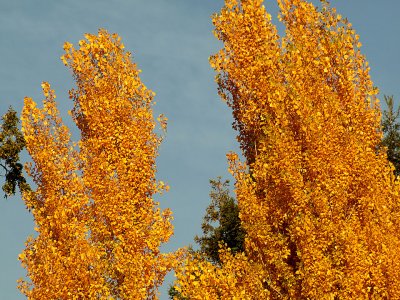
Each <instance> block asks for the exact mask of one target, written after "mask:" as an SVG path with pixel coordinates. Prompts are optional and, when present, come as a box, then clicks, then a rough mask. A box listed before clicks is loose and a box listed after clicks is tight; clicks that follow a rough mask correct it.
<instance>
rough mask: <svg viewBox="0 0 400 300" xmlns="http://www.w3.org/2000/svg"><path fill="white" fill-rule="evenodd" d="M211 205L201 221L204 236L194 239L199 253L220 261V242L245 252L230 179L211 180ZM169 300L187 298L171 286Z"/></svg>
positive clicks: (233, 249)
mask: <svg viewBox="0 0 400 300" xmlns="http://www.w3.org/2000/svg"><path fill="white" fill-rule="evenodd" d="M210 184H211V192H210V198H211V204H210V205H209V206H208V207H207V209H206V214H205V216H204V221H203V224H202V226H201V227H202V230H203V235H202V236H200V237H199V236H196V237H195V238H194V240H195V241H196V243H198V244H199V245H200V250H199V252H200V253H201V254H202V255H203V256H204V258H205V259H208V260H209V261H211V262H212V263H215V264H220V259H219V254H218V251H219V249H220V244H221V243H222V244H225V245H226V246H228V247H229V248H231V250H232V252H233V253H237V252H242V251H244V238H245V232H244V230H243V228H242V227H241V224H240V218H239V207H238V205H237V203H236V201H235V199H234V198H233V197H232V196H231V195H230V194H229V180H225V181H222V179H221V177H218V178H217V179H216V180H210ZM168 295H169V298H170V299H177V300H186V298H184V297H182V296H181V294H180V293H179V292H178V291H177V290H175V288H174V287H173V286H172V285H171V286H170V288H169V290H168Z"/></svg>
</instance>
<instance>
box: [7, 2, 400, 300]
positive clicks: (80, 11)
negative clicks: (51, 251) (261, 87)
mask: <svg viewBox="0 0 400 300" xmlns="http://www.w3.org/2000/svg"><path fill="white" fill-rule="evenodd" d="M315 3H317V1H315ZM265 4H266V7H267V10H268V11H269V12H270V13H271V14H272V15H273V17H275V21H276V15H277V8H276V3H275V1H265ZM331 5H332V6H335V7H336V8H337V10H338V12H339V13H340V14H342V15H343V16H345V17H347V18H348V19H349V20H350V22H351V23H352V24H353V25H354V28H355V29H356V31H357V33H358V34H359V35H360V37H361V42H362V43H363V47H362V51H363V53H364V54H365V55H366V56H367V59H368V61H369V62H370V65H371V74H372V79H373V81H374V83H375V85H376V86H377V87H379V88H380V90H381V95H383V94H388V95H394V96H395V99H396V101H397V103H398V99H399V97H400V85H399V77H398V68H399V66H400V56H399V55H398V49H399V48H400V19H399V18H398V15H397V12H398V11H399V9H400V1H397V0H383V1H374V0H352V1H339V0H337V1H335V0H332V1H331ZM222 6H223V1H222V0H168V1H167V0H152V1H147V0H107V1H104V0H96V1H94V0H86V1H82V0H80V1H78V0H70V1H51V0H35V1H32V0H14V1H6V0H0V43H1V44H0V45H1V46H0V65H1V68H0V113H1V114H3V113H4V112H5V111H6V110H7V108H8V106H9V105H13V106H14V108H15V109H16V110H17V111H18V112H20V110H21V108H22V103H23V97H24V96H30V97H33V98H34V99H35V100H36V101H37V102H40V101H41V99H42V98H43V97H42V95H41V88H40V84H41V82H42V81H49V82H50V84H51V85H52V87H53V88H54V89H55V91H56V93H57V96H58V97H57V100H58V101H59V108H60V110H61V112H62V115H63V117H64V121H65V123H66V124H67V125H69V126H70V127H71V128H73V133H74V136H75V137H76V138H77V137H78V136H79V135H78V132H77V130H76V129H75V128H74V125H73V124H72V121H71V120H70V119H69V117H68V115H67V110H68V109H71V107H72V103H71V102H70V100H69V99H68V97H67V92H68V90H69V89H70V88H72V87H73V80H72V77H71V74H70V72H69V70H68V69H67V68H66V67H64V65H63V64H62V63H61V61H60V59H59V57H60V56H61V55H62V54H63V50H62V45H63V43H64V41H69V42H71V43H73V44H76V43H77V42H78V40H80V39H82V38H83V34H84V33H86V32H90V33H96V32H97V30H98V28H105V29H107V30H108V31H109V32H116V33H118V34H119V35H120V36H121V37H122V39H123V42H124V44H125V47H126V49H128V51H131V52H132V53H133V58H134V61H135V62H136V63H137V65H138V67H139V68H140V69H141V70H143V72H142V74H141V78H142V80H143V81H144V83H145V84H146V85H147V87H148V88H150V89H152V90H153V91H155V92H156V93H157V96H156V98H155V100H156V101H157V105H156V106H155V113H156V114H159V113H164V114H165V115H166V116H167V117H168V118H169V124H168V132H167V137H166V139H165V141H164V143H163V144H162V146H161V149H160V156H159V158H158V163H157V167H158V178H159V179H162V180H164V181H166V182H168V183H169V185H170V186H171V190H170V192H169V193H167V194H164V195H163V196H162V197H159V198H157V200H159V201H160V202H161V206H162V207H170V208H171V209H172V210H173V212H174V216H175V221H174V225H175V236H174V237H173V238H172V239H171V241H170V243H169V244H168V245H166V246H165V247H163V249H165V251H170V250H175V249H177V248H179V247H182V246H185V245H187V244H189V243H193V236H194V235H195V234H199V233H200V224H201V221H202V217H203V215H204V212H205V208H206V206H207V205H208V202H209V197H208V193H209V182H208V180H209V179H210V178H215V177H216V176H219V175H221V176H224V177H227V178H229V175H228V172H227V163H226V158H225V154H226V153H227V152H228V151H230V150H237V149H238V146H237V143H236V141H235V132H234V131H233V130H232V129H231V123H232V117H231V113H230V111H229V109H228V108H227V107H226V105H225V104H224V103H223V102H222V101H221V100H220V99H219V97H218V95H217V90H216V85H215V83H214V72H213V70H212V69H211V68H210V67H209V64H208V57H209V56H210V55H211V54H213V53H215V52H216V51H217V50H218V49H219V48H220V47H221V45H220V43H219V42H218V41H217V40H216V39H215V38H214V37H213V35H212V29H213V27H212V24H211V19H210V16H211V15H212V14H213V13H215V12H218V11H219V10H220V8H221V7H222ZM279 28H280V29H281V28H282V27H281V26H280V27H279ZM382 98H383V96H382ZM23 159H24V160H27V159H28V156H27V155H26V154H24V155H23ZM0 200H1V201H0V243H1V244H0V299H7V300H17V299H24V297H23V296H22V295H21V294H20V293H19V292H18V291H17V290H16V279H17V278H19V277H22V276H23V275H24V274H25V271H24V269H22V268H21V267H20V264H19V262H18V260H17V256H18V254H19V253H20V252H21V250H22V249H23V247H24V242H25V240H26V237H27V236H28V235H29V234H32V233H33V223H32V217H31V215H30V214H29V213H28V212H27V211H26V210H25V208H24V205H23V203H22V201H21V199H20V197H19V196H15V197H11V198H9V199H6V200H3V199H0ZM172 279H173V277H172V276H169V277H168V278H167V280H166V281H167V282H171V281H172ZM161 299H167V295H166V288H163V289H162V294H161Z"/></svg>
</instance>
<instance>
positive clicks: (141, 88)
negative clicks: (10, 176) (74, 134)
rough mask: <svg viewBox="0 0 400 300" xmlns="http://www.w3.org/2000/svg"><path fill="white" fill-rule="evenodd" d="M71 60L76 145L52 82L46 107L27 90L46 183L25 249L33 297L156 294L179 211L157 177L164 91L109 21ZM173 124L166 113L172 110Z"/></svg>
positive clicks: (33, 196) (38, 167)
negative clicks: (157, 104) (159, 105)
mask: <svg viewBox="0 0 400 300" xmlns="http://www.w3.org/2000/svg"><path fill="white" fill-rule="evenodd" d="M85 38H86V39H85V40H82V41H80V42H79V45H80V47H79V48H78V49H75V48H74V47H73V46H72V45H71V44H70V43H65V45H64V49H65V54H64V55H63V56H62V60H63V62H64V64H65V65H66V66H68V67H69V68H70V69H71V70H72V72H73V76H74V79H75V81H76V85H77V87H76V89H73V90H71V91H70V98H71V99H73V101H74V108H73V110H72V113H71V115H72V118H73V120H74V121H75V123H76V125H77V126H78V128H79V129H80V132H81V140H80V141H79V143H77V144H74V143H72V142H71V140H70V133H69V130H68V128H67V127H66V126H64V125H63V123H62V120H61V118H60V116H59V112H58V110H57V108H56V103H55V100H54V99H55V94H54V91H52V90H51V88H50V85H49V84H48V83H43V85H42V87H43V92H44V95H45V100H44V101H43V108H42V109H39V108H37V107H36V104H35V102H34V101H33V100H32V99H30V98H26V99H25V106H24V109H23V113H22V127H23V132H24V136H25V139H26V144H27V150H28V152H29V153H30V155H31V156H32V159H33V161H34V165H33V167H31V169H30V174H31V176H33V178H34V181H35V183H36V185H37V190H36V192H32V193H25V194H24V195H23V198H24V200H25V202H26V204H27V206H28V207H33V208H34V209H33V216H34V220H35V223H36V226H37V228H36V230H37V231H38V235H37V237H36V238H30V239H28V242H27V248H26V250H25V251H24V252H23V253H22V254H21V255H20V259H21V261H22V263H23V265H24V266H25V267H26V268H27V270H28V276H29V278H30V281H31V282H21V285H20V289H21V291H22V292H23V293H24V294H25V295H26V296H27V297H28V298H29V299H153V298H157V288H158V286H160V285H161V283H162V280H163V278H164V276H165V274H166V273H167V272H168V271H169V270H170V269H171V267H172V264H173V262H174V257H173V255H169V254H168V255H166V254H162V253H160V250H159V247H160V245H161V243H164V242H166V241H168V239H169V237H170V236H171V235H172V232H173V231H172V230H173V229H172V225H171V223H170V221H171V219H172V216H171V212H170V211H169V210H164V211H161V210H160V209H159V208H158V203H156V202H154V201H153V199H152V197H153V195H154V194H155V193H158V192H161V191H162V190H163V189H167V188H168V187H167V186H166V185H165V184H164V183H163V182H159V183H158V182H156V180H155V173H156V167H155V158H156V156H157V154H158V152H157V149H158V146H159V144H160V142H161V138H160V137H159V136H158V135H157V134H156V133H155V132H154V129H155V124H156V123H155V120H154V117H153V113H152V109H151V106H152V103H153V96H154V93H153V92H152V91H150V90H148V89H147V88H146V87H145V85H144V84H143V83H142V82H141V81H140V78H139V72H140V71H139V70H138V69H137V67H136V65H135V64H133V63H132V62H131V57H130V53H128V52H125V51H124V50H123V49H124V46H123V44H122V43H121V41H120V38H119V37H118V36H117V35H116V34H113V35H109V34H108V33H107V32H106V31H105V30H100V31H99V33H98V35H91V34H86V35H85ZM162 120H163V123H162V127H165V126H166V124H165V122H166V121H165V118H162Z"/></svg>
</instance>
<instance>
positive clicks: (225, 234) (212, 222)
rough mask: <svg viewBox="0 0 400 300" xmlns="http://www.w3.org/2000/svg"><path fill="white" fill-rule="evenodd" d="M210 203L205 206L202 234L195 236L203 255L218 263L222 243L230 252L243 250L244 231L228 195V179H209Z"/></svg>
mask: <svg viewBox="0 0 400 300" xmlns="http://www.w3.org/2000/svg"><path fill="white" fill-rule="evenodd" d="M210 185H211V192H210V198H211V204H210V205H209V206H208V207H207V210H206V215H205V216H204V222H203V224H202V226H201V227H202V230H203V235H202V236H196V237H195V241H196V243H197V244H199V245H200V252H201V253H202V255H203V256H205V257H206V258H207V259H209V260H210V261H211V262H213V263H215V264H219V263H220V259H219V249H220V245H221V244H224V245H226V246H227V247H229V248H230V249H231V250H232V252H234V253H236V252H243V251H244V236H245V232H244V230H243V228H242V227H241V224H240V218H239V208H238V206H237V204H236V201H235V198H233V197H232V196H230V195H229V181H228V180H225V181H222V179H221V177H218V178H217V179H216V180H210Z"/></svg>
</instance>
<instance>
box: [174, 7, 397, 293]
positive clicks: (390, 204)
mask: <svg viewBox="0 0 400 300" xmlns="http://www.w3.org/2000/svg"><path fill="white" fill-rule="evenodd" d="M278 3H279V7H280V20H281V21H282V22H283V23H284V25H285V26H286V34H285V36H282V37H279V35H278V33H277V30H276V27H275V26H274V25H273V24H272V23H271V16H270V15H269V14H268V13H267V12H266V9H265V7H264V6H263V1H261V0H242V1H238V0H226V1H225V7H224V8H223V9H222V10H221V12H220V14H218V15H215V16H214V18H213V23H214V25H215V27H216V29H215V34H216V37H217V38H218V39H219V40H221V41H222V42H223V43H224V47H223V49H222V50H221V51H220V52H218V53H217V54H216V55H215V56H213V57H212V58H211V65H212V67H213V68H215V70H216V71H217V82H218V85H219V93H220V95H221V97H222V98H223V99H224V100H225V101H226V102H227V103H228V105H229V106H230V107H231V108H232V111H233V116H234V120H235V121H234V122H235V123H234V127H235V129H237V130H238V133H239V135H238V140H239V142H240V146H241V149H242V152H243V156H244V157H245V161H244V162H240V161H239V159H238V155H237V154H234V153H231V154H229V155H228V159H229V163H230V170H231V172H232V173H233V175H234V176H235V178H236V184H235V188H236V189H235V192H236V196H237V201H238V205H239V209H240V218H241V221H242V226H243V228H244V229H245V231H246V239H245V252H244V253H239V254H236V255H235V254H233V253H232V252H231V251H230V250H229V248H227V249H222V250H221V251H220V260H221V262H222V263H221V266H216V265H213V264H212V263H210V262H208V261H207V260H205V259H203V258H201V257H200V256H198V255H190V254H188V255H187V257H186V258H185V260H184V261H183V262H182V264H181V265H180V266H179V268H178V269H177V282H176V286H175V288H176V289H177V290H178V291H179V292H181V293H182V296H184V297H187V298H189V299H396V298H399V297H400V274H399V272H398V270H399V268H400V252H399V251H398V249H399V247H400V223H399V222H400V219H399V212H400V206H399V184H398V182H397V181H396V180H395V177H394V175H393V173H392V168H393V167H392V166H391V165H390V164H389V162H388V160H387V155H386V153H385V151H379V150H378V151H377V149H379V147H378V146H379V144H380V142H381V138H382V131H381V126H380V110H379V105H378V103H377V99H376V96H375V95H376V94H377V90H376V89H375V88H374V87H373V84H372V82H371V79H370V76H369V67H368V63H367V61H366V60H365V57H364V56H363V55H361V53H360V47H361V44H360V42H359V37H358V36H357V35H356V33H355V31H354V29H353V28H352V26H351V24H350V23H349V22H348V21H347V20H346V19H343V18H342V17H341V16H340V15H338V14H337V13H336V12H335V10H334V9H333V8H330V7H329V5H328V4H327V2H325V1H322V8H321V9H317V8H316V7H315V6H314V5H313V4H312V3H310V2H307V1H303V0H280V1H278Z"/></svg>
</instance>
